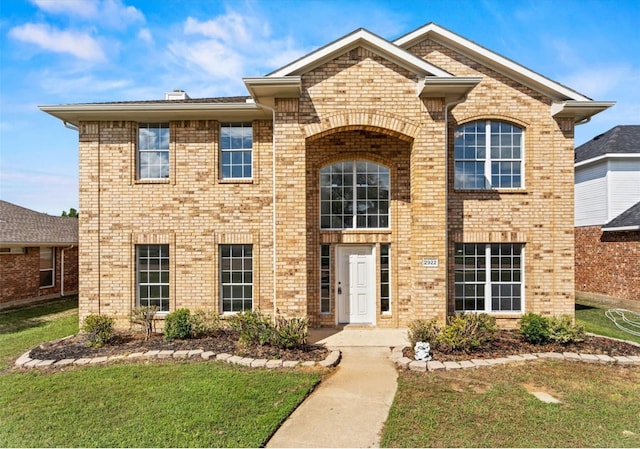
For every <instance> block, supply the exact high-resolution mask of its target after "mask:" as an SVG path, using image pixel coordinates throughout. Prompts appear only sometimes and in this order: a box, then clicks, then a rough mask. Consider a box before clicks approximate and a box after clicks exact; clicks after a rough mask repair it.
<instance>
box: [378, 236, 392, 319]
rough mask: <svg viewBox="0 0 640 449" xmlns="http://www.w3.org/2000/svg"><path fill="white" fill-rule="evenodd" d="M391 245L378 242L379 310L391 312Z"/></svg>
mask: <svg viewBox="0 0 640 449" xmlns="http://www.w3.org/2000/svg"><path fill="white" fill-rule="evenodd" d="M390 262H391V245H389V244H388V243H381V244H380V312H383V313H384V312H391V270H390V267H391V264H390Z"/></svg>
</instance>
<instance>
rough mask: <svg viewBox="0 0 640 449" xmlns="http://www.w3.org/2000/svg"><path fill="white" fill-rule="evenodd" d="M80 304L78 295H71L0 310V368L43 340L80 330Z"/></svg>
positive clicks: (64, 335) (53, 338)
mask: <svg viewBox="0 0 640 449" xmlns="http://www.w3.org/2000/svg"><path fill="white" fill-rule="evenodd" d="M77 306H78V298H77V297H70V298H66V299H64V300H60V301H55V302H52V303H47V304H41V305H38V306H32V307H27V308H22V309H15V310H9V311H5V312H0V369H2V368H5V367H6V366H7V364H9V363H10V362H11V361H12V359H15V358H16V357H18V356H20V354H22V353H24V352H26V351H28V350H29V349H31V348H33V347H35V346H37V345H39V344H40V343H42V342H44V341H50V340H55V339H56V338H62V337H66V336H67V335H73V334H76V333H78V312H77V311H76V310H75V308H76V307H77ZM56 317H57V318H56Z"/></svg>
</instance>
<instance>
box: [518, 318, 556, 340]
mask: <svg viewBox="0 0 640 449" xmlns="http://www.w3.org/2000/svg"><path fill="white" fill-rule="evenodd" d="M520 334H521V335H522V336H523V337H524V339H525V340H526V341H528V342H530V343H533V344H536V345H543V344H545V343H548V342H549V339H550V333H549V318H546V317H543V316H542V315H538V314H537V313H527V314H526V315H524V316H523V317H522V318H521V319H520Z"/></svg>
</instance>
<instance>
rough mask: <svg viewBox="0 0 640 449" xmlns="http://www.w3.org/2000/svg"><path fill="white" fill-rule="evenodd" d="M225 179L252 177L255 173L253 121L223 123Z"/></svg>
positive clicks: (222, 144)
mask: <svg viewBox="0 0 640 449" xmlns="http://www.w3.org/2000/svg"><path fill="white" fill-rule="evenodd" d="M220 152H221V161H222V162H221V167H220V168H221V171H222V178H223V179H243V178H246V179H250V178H251V177H252V176H253V175H252V172H253V155H252V153H253V127H252V126H251V123H223V124H222V126H221V127H220Z"/></svg>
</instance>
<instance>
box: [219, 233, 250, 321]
mask: <svg viewBox="0 0 640 449" xmlns="http://www.w3.org/2000/svg"><path fill="white" fill-rule="evenodd" d="M220 292H221V301H222V311H223V312H243V311H245V310H252V309H253V246H252V245H220Z"/></svg>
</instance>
